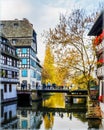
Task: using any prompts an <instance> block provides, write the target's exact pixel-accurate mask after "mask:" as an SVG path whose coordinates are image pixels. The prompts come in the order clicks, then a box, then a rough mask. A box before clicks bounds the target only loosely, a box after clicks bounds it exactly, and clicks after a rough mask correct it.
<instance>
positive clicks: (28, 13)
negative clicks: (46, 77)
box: [0, 0, 103, 63]
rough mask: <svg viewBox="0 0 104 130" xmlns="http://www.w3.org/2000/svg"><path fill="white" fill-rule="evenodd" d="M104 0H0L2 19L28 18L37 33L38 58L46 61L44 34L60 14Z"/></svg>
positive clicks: (0, 15)
mask: <svg viewBox="0 0 104 130" xmlns="http://www.w3.org/2000/svg"><path fill="white" fill-rule="evenodd" d="M102 1H103V0H0V19H1V20H13V19H19V20H21V19H23V18H27V19H28V20H29V21H30V23H31V24H33V27H34V30H35V31H36V33H37V46H38V54H37V56H38V58H39V59H40V61H41V63H43V61H44V55H45V43H43V38H42V36H41V35H42V34H43V32H44V30H45V31H47V30H49V28H54V27H55V26H56V25H57V24H58V22H59V15H60V14H65V13H66V12H71V10H72V9H73V8H84V9H87V10H89V11H90V10H92V9H95V8H96V5H98V3H99V2H102Z"/></svg>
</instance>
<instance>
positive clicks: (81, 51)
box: [45, 9, 98, 92]
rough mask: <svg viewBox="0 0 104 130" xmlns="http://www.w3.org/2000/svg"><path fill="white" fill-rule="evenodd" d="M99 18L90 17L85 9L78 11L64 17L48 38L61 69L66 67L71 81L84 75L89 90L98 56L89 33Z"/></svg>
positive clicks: (96, 14)
mask: <svg viewBox="0 0 104 130" xmlns="http://www.w3.org/2000/svg"><path fill="white" fill-rule="evenodd" d="M97 16H98V13H93V14H90V15H87V14H86V13H85V10H83V9H75V10H73V11H72V13H71V14H70V15H61V16H60V22H59V24H58V25H57V26H56V27H55V28H54V29H50V30H49V31H47V33H46V35H45V37H46V40H47V41H48V43H49V44H50V45H51V47H52V49H53V50H54V56H55V63H56V64H57V66H58V68H66V69H67V73H66V75H69V78H70V80H71V79H73V78H74V79H75V78H76V77H78V76H80V75H81V78H82V77H83V80H82V81H83V82H84V85H85V87H87V89H88V90H89V87H90V85H89V84H90V80H92V71H93V70H94V66H95V61H96V57H95V51H94V48H93V45H92V44H91V42H92V41H91V39H90V38H89V37H88V36H87V34H88V31H89V30H90V28H91V25H92V23H93V22H94V21H95V19H96V17H97ZM65 71H66V70H65ZM69 78H68V76H67V79H69ZM89 92H90V91H89Z"/></svg>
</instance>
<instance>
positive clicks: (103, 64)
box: [88, 11, 104, 125]
mask: <svg viewBox="0 0 104 130" xmlns="http://www.w3.org/2000/svg"><path fill="white" fill-rule="evenodd" d="M88 35H89V36H95V39H94V41H93V44H94V46H95V48H96V56H97V77H98V80H99V100H100V107H101V110H102V116H103V118H104V11H102V12H101V14H100V16H99V17H98V19H97V20H96V22H95V23H94V25H93V27H92V28H91V30H90V32H89V34H88ZM103 125H104V121H103Z"/></svg>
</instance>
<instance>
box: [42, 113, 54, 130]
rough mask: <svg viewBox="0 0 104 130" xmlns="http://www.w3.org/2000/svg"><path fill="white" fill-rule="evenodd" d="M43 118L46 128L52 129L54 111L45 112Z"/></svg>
mask: <svg viewBox="0 0 104 130" xmlns="http://www.w3.org/2000/svg"><path fill="white" fill-rule="evenodd" d="M43 119H44V126H45V129H50V128H52V127H53V123H54V113H52V112H46V113H43Z"/></svg>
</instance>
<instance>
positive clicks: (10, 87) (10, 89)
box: [9, 84, 12, 92]
mask: <svg viewBox="0 0 104 130" xmlns="http://www.w3.org/2000/svg"><path fill="white" fill-rule="evenodd" d="M9 92H12V85H11V84H9Z"/></svg>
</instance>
